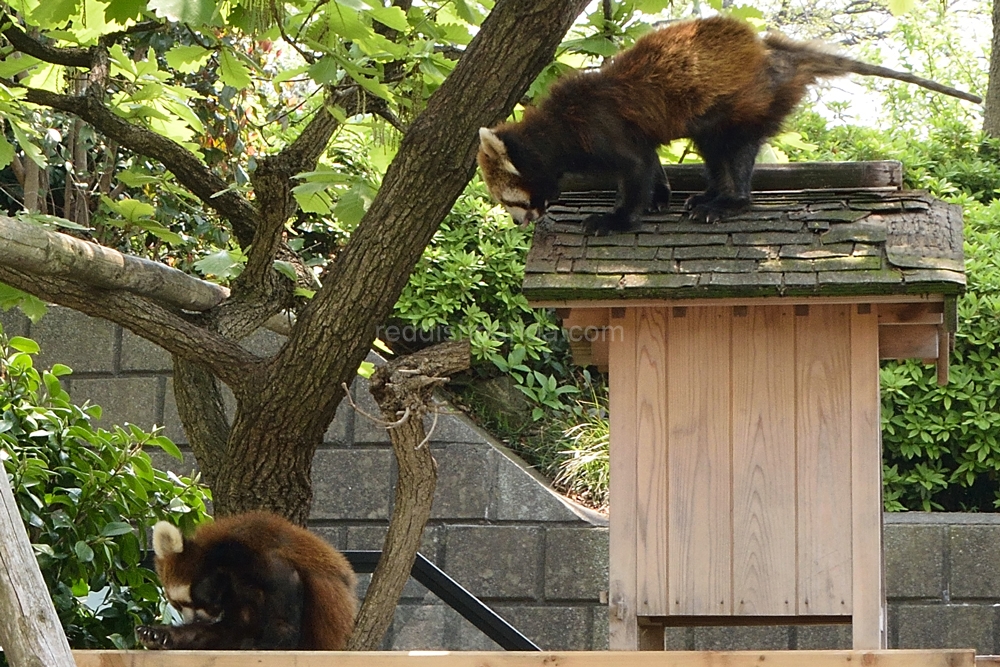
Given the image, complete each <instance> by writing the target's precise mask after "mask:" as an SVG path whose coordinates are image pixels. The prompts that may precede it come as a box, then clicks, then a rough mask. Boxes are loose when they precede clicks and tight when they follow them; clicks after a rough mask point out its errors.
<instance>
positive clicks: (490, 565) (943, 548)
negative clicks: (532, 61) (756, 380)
mask: <svg viewBox="0 0 1000 667" xmlns="http://www.w3.org/2000/svg"><path fill="white" fill-rule="evenodd" d="M0 321H2V323H3V326H4V331H5V332H6V334H7V335H8V336H12V335H24V336H30V337H32V338H34V339H35V340H36V341H38V343H39V344H40V345H41V347H42V352H41V354H40V358H39V362H38V363H39V364H40V365H42V366H48V365H51V364H53V363H56V362H59V363H64V364H67V365H69V366H70V367H71V368H73V370H74V373H73V375H71V376H69V377H68V378H66V381H67V385H68V389H69V391H70V393H71V394H72V396H73V398H74V400H76V401H78V402H82V401H85V400H89V401H91V402H93V403H97V404H99V405H101V406H102V407H103V409H104V415H103V420H102V425H104V426H108V425H110V424H113V423H120V422H125V421H128V422H132V423H135V424H138V425H139V426H142V427H144V428H149V427H151V426H153V425H154V424H158V425H162V426H163V427H164V430H165V433H166V434H167V435H168V436H169V437H170V438H172V439H173V440H174V441H175V442H178V443H180V444H182V445H183V443H185V437H184V433H183V430H182V429H181V426H180V422H179V419H178V417H177V409H176V405H175V403H174V399H173V393H172V385H171V383H172V380H171V363H170V357H169V356H168V355H167V354H166V353H165V352H164V351H163V350H161V349H159V348H158V347H156V346H154V345H151V344H149V343H147V342H146V341H144V340H143V339H141V338H138V337H137V336H135V335H133V334H131V333H130V332H128V331H123V330H122V329H121V328H120V327H117V326H114V325H111V324H108V323H106V322H103V321H100V320H93V319H90V318H87V317H85V316H83V315H80V314H77V313H75V312H73V311H68V310H65V309H61V308H52V309H50V312H49V314H47V315H46V316H45V317H44V318H43V319H42V320H41V321H39V322H38V323H35V324H31V323H29V322H28V321H27V320H26V319H25V318H23V317H22V316H20V315H19V314H17V313H15V312H9V313H5V314H3V315H2V317H0ZM280 342H281V341H280V339H279V338H278V337H277V336H274V335H272V334H268V333H260V334H258V335H256V336H254V337H253V338H252V339H251V340H249V341H248V342H247V346H248V347H249V348H251V349H253V350H255V351H257V352H259V353H267V352H269V351H271V350H274V349H276V348H277V346H278V345H280ZM352 395H353V396H354V399H355V401H356V402H357V403H358V404H359V406H360V407H361V408H362V409H363V410H365V411H367V412H369V413H370V414H375V413H376V412H377V410H376V408H375V405H374V402H373V401H372V400H371V398H370V397H369V396H368V393H367V391H366V390H365V388H364V383H363V382H361V381H359V382H356V383H355V385H354V387H352ZM432 447H433V449H434V453H435V457H436V459H437V461H438V464H439V472H440V475H439V482H438V493H437V496H436V498H435V503H434V510H433V517H432V519H431V522H430V524H429V526H428V529H427V531H426V534H425V535H424V541H423V547H422V549H421V551H422V553H423V554H424V555H425V556H426V557H427V558H428V559H430V560H431V561H433V562H434V563H436V564H437V565H438V566H439V567H441V568H442V569H444V570H445V571H446V572H447V573H448V574H450V575H451V576H452V577H453V578H455V579H456V580H457V581H458V582H459V583H460V584H462V585H463V586H464V587H466V588H467V589H468V590H470V591H471V592H472V593H473V594H475V595H477V596H478V597H480V598H481V599H483V600H484V601H485V602H486V603H487V604H489V605H490V606H491V607H493V608H494V609H496V610H497V611H498V612H499V613H500V614H501V615H503V616H504V617H505V618H507V619H508V620H509V621H510V622H511V623H512V624H513V625H514V626H515V627H517V628H518V629H519V630H521V631H522V632H523V633H524V634H526V635H527V636H528V637H530V638H531V639H533V640H534V641H535V642H536V643H538V644H539V645H540V646H542V647H543V648H546V649H601V648H606V647H607V607H606V605H603V604H601V602H600V600H601V597H602V591H604V590H606V589H607V550H608V534H607V528H606V521H604V519H603V518H602V517H601V516H599V515H596V514H594V513H593V512H589V511H587V510H586V509H584V508H581V507H579V506H577V505H575V504H573V503H571V502H568V501H567V500H565V499H564V498H562V497H561V496H559V495H558V494H555V493H553V492H552V491H551V490H549V489H548V487H547V486H546V485H545V483H544V482H543V481H542V480H540V479H539V478H538V476H537V475H535V474H534V473H533V472H532V471H531V470H530V469H528V468H527V466H525V465H524V464H523V462H521V461H520V460H519V459H518V458H517V457H516V456H514V455H512V454H511V453H510V452H509V451H507V450H506V449H505V448H504V447H502V446H501V445H499V444H498V443H496V442H495V441H493V440H492V439H491V438H489V436H487V435H486V434H484V433H482V432H481V431H480V430H479V429H478V428H476V427H475V426H474V425H472V424H471V423H470V422H469V421H468V420H467V419H466V418H464V417H463V416H461V415H446V416H442V417H441V418H440V419H439V421H438V424H437V427H436V429H435V432H434V438H433V442H432ZM159 462H160V463H161V464H162V465H169V466H170V467H172V468H173V469H175V470H178V471H180V472H189V471H190V467H191V465H192V464H193V461H192V460H191V459H190V455H188V458H187V459H186V460H185V462H184V464H183V465H181V466H178V465H177V464H176V462H174V461H172V460H171V459H160V460H159ZM393 465H394V463H393V457H392V453H391V450H390V448H389V444H388V438H387V436H386V434H385V432H384V430H382V429H381V428H380V427H378V426H377V425H375V424H374V423H372V422H371V421H369V420H368V419H366V418H365V417H363V416H362V415H360V414H357V413H355V412H354V410H352V409H351V408H350V406H348V405H347V403H346V401H345V402H344V404H343V405H341V408H340V410H339V411H338V413H337V417H336V419H335V421H334V423H333V424H332V425H331V427H330V429H329V430H328V432H327V437H326V443H325V444H324V446H323V447H322V448H321V449H320V451H319V452H318V453H317V455H316V459H315V462H314V466H313V481H314V486H315V503H314V507H313V512H312V516H311V520H310V523H311V526H312V528H313V529H314V530H315V531H317V532H318V533H320V534H322V535H324V536H325V537H326V538H327V539H329V540H330V541H331V542H332V543H333V544H335V545H336V546H338V547H340V548H343V549H377V548H380V546H381V540H382V537H383V535H384V532H385V528H386V523H387V520H388V517H389V514H390V512H391V509H392V479H393V475H394V470H393ZM885 540H886V583H887V589H888V594H889V597H890V609H889V633H890V645H891V646H893V647H900V648H932V647H968V646H974V647H975V648H976V649H977V650H978V652H980V653H1000V548H998V547H1000V516H996V515H986V514H984V515H961V514H958V515H956V514H951V515H947V514H942V515H934V514H923V513H912V514H897V515H886V528H885ZM363 581H364V578H363ZM849 645H850V631H849V629H848V628H847V627H845V626H818V627H809V626H799V627H773V628H759V627H758V628H753V627H751V628H676V629H671V630H669V631H668V633H667V647H668V648H672V649H740V648H747V649H767V648H775V649H779V648H846V647H849ZM385 647H386V648H396V649H435V648H440V649H495V648H497V647H496V645H495V644H493V642H492V641H490V640H488V639H487V638H485V637H484V636H483V635H482V634H481V633H480V632H479V631H478V630H477V629H476V628H474V627H473V626H472V625H471V624H470V623H468V622H467V621H465V620H464V619H462V618H461V617H460V616H458V614H457V613H455V612H454V611H452V610H451V609H449V608H448V607H446V606H444V605H443V604H441V603H440V601H439V600H437V598H436V597H435V596H434V595H433V594H431V593H429V592H428V591H427V590H426V589H424V588H423V587H422V586H421V585H419V584H417V583H416V582H412V581H411V582H410V584H408V586H407V587H406V590H405V591H404V595H403V599H402V600H401V603H400V606H399V608H398V610H397V613H396V618H395V621H394V623H393V627H392V629H391V631H390V634H389V636H388V637H387V638H386V642H385Z"/></svg>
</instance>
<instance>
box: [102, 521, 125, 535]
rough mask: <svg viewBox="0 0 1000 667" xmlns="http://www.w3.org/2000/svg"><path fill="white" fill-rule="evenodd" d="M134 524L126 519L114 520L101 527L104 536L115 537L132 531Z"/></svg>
mask: <svg viewBox="0 0 1000 667" xmlns="http://www.w3.org/2000/svg"><path fill="white" fill-rule="evenodd" d="M131 532H132V526H130V525H129V524H127V523H125V522H124V521H112V522H110V523H106V524H104V527H103V528H101V536H102V537H115V536H117V535H124V534H125V533H131Z"/></svg>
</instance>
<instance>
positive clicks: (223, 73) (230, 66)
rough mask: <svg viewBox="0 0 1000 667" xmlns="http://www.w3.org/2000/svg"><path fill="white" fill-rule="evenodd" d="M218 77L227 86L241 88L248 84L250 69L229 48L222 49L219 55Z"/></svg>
mask: <svg viewBox="0 0 1000 667" xmlns="http://www.w3.org/2000/svg"><path fill="white" fill-rule="evenodd" d="M219 78H221V79H222V82H223V83H224V84H226V85H227V86H232V87H233V88H236V89H238V90H242V89H244V88H246V87H247V86H249V85H250V82H251V79H250V70H249V69H247V66H246V65H244V64H243V61H241V60H240V59H239V58H238V57H237V56H236V55H235V54H234V53H233V52H232V51H231V50H229V49H223V51H222V53H221V54H220V55H219Z"/></svg>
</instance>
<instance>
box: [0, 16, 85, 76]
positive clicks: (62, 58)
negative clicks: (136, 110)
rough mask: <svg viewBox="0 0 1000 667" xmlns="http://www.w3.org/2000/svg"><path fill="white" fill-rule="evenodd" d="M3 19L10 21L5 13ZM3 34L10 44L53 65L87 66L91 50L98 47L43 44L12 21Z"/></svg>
mask: <svg viewBox="0 0 1000 667" xmlns="http://www.w3.org/2000/svg"><path fill="white" fill-rule="evenodd" d="M3 18H4V19H5V20H7V21H10V20H11V18H10V15H9V14H5V16H4V17H3ZM2 34H3V36H4V37H6V38H7V41H8V42H10V43H11V45H12V46H13V47H14V48H15V49H17V50H18V51H20V52H21V53H26V54H28V55H29V56H32V57H34V58H38V59H39V60H41V61H42V62H46V63H52V64H53V65H65V66H66V67H80V68H89V67H90V63H91V60H92V59H93V52H94V50H95V49H97V48H98V47H96V46H91V47H88V48H86V49H83V48H79V47H58V46H50V45H48V44H43V43H41V42H40V41H38V40H37V39H34V38H32V37H31V36H30V35H28V33H26V32H24V31H23V30H21V28H19V27H18V26H17V25H15V24H14V23H12V22H11V23H8V24H7V26H6V27H5V28H4V29H3V33H2Z"/></svg>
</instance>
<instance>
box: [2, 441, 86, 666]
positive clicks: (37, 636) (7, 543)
mask: <svg viewBox="0 0 1000 667" xmlns="http://www.w3.org/2000/svg"><path fill="white" fill-rule="evenodd" d="M0 645H2V646H3V648H4V651H5V652H6V654H7V661H8V662H9V663H10V664H11V665H14V666H15V667H73V664H74V660H73V655H72V654H71V653H70V650H69V643H68V642H67V641H66V634H65V633H64V632H63V629H62V625H60V623H59V617H58V616H56V610H55V607H53V606H52V598H50V597H49V590H48V588H47V587H46V586H45V581H44V580H43V579H42V572H41V570H39V569H38V562H37V561H36V560H35V554H34V553H33V552H32V549H31V543H30V542H28V533H27V531H25V529H24V523H23V522H22V521H21V513H20V512H19V511H18V509H17V503H16V502H15V501H14V493H13V491H12V490H11V488H10V482H9V481H8V480H7V472H6V470H4V465H3V461H2V460H0Z"/></svg>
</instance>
